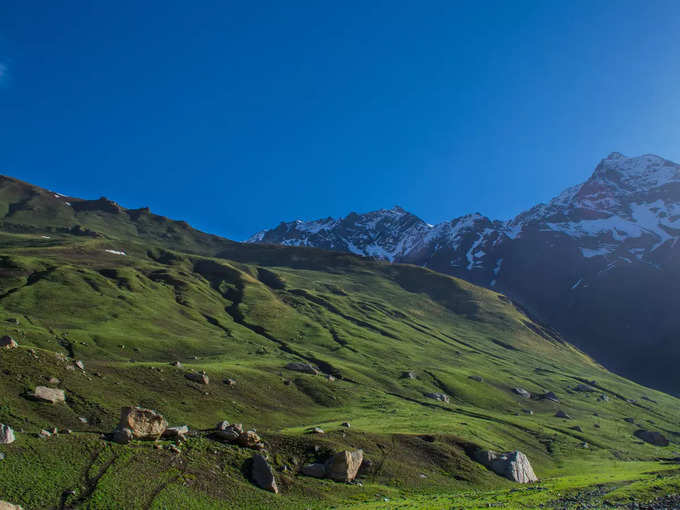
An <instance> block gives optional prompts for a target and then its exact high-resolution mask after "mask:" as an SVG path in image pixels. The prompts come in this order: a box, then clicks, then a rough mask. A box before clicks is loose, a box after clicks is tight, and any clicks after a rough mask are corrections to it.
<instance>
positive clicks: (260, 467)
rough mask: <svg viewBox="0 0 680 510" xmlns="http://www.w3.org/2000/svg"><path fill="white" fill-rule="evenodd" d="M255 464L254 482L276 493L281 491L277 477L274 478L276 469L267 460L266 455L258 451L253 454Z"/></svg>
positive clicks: (252, 472) (253, 467) (253, 465)
mask: <svg viewBox="0 0 680 510" xmlns="http://www.w3.org/2000/svg"><path fill="white" fill-rule="evenodd" d="M252 462H253V464H252V471H251V477H252V479H253V482H255V484H256V485H257V486H258V487H260V488H261V489H265V490H268V491H270V492H273V493H274V494H278V493H279V488H278V487H277V486H276V478H274V470H273V469H272V467H271V466H270V465H269V462H267V459H265V458H264V456H262V455H260V454H259V453H256V454H255V455H253V461H252Z"/></svg>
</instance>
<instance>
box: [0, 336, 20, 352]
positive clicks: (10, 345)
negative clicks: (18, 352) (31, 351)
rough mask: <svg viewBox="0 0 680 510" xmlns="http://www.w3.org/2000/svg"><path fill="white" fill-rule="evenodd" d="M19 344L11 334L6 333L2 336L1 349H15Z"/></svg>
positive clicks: (0, 340) (0, 339)
mask: <svg viewBox="0 0 680 510" xmlns="http://www.w3.org/2000/svg"><path fill="white" fill-rule="evenodd" d="M18 346H19V344H18V343H16V341H15V340H14V338H12V337H11V336H9V335H5V336H3V337H2V338H0V349H14V348H15V347H18Z"/></svg>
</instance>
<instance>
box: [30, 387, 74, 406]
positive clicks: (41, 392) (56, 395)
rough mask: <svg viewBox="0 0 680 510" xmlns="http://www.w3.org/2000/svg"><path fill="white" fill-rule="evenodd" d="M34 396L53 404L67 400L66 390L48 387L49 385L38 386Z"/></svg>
mask: <svg viewBox="0 0 680 510" xmlns="http://www.w3.org/2000/svg"><path fill="white" fill-rule="evenodd" d="M33 398H35V399H38V400H42V401H44V402H51V403H52V404H55V403H57V402H65V401H66V395H65V394H64V390H58V389H57V388H48V387H47V386H36V387H35V390H34V391H33Z"/></svg>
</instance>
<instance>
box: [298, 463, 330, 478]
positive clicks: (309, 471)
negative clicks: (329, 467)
mask: <svg viewBox="0 0 680 510" xmlns="http://www.w3.org/2000/svg"><path fill="white" fill-rule="evenodd" d="M300 471H301V472H302V474H303V475H305V476H311V477H314V478H325V477H326V466H325V464H320V463H318V462H317V463H314V464H305V465H304V466H302V469H301V470H300Z"/></svg>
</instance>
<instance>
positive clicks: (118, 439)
mask: <svg viewBox="0 0 680 510" xmlns="http://www.w3.org/2000/svg"><path fill="white" fill-rule="evenodd" d="M133 439H134V435H133V434H132V431H131V430H130V429H129V428H127V427H122V428H117V429H116V430H114V431H113V433H112V434H111V441H113V442H114V443H119V444H128V443H129V442H130V441H132V440H133Z"/></svg>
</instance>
